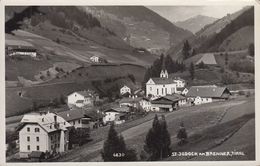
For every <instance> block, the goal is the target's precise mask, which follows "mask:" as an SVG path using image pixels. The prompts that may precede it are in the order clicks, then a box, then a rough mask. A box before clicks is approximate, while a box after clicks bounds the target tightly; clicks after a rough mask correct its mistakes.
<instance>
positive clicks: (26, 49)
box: [6, 46, 37, 58]
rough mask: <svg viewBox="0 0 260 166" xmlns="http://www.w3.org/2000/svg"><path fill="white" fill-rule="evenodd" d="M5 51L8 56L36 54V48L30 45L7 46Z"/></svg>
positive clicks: (32, 55) (33, 56) (34, 55)
mask: <svg viewBox="0 0 260 166" xmlns="http://www.w3.org/2000/svg"><path fill="white" fill-rule="evenodd" d="M6 51H7V55H8V56H30V57H32V58H36V56H37V50H36V49H35V48H34V47H32V46H7V48H6Z"/></svg>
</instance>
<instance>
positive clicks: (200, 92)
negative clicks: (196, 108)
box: [186, 85, 231, 105]
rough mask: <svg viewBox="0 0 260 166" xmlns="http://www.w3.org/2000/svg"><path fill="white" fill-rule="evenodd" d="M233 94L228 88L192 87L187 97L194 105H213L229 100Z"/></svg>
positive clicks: (211, 86)
mask: <svg viewBox="0 0 260 166" xmlns="http://www.w3.org/2000/svg"><path fill="white" fill-rule="evenodd" d="M230 95H231V93H230V91H229V90H228V89H227V88H226V87H218V86H215V85H207V86H192V87H191V88H190V89H189V92H188V93H187V95H186V97H187V98H188V100H189V101H190V103H191V104H192V105H199V104H204V103H211V102H214V101H221V100H227V99H228V98H229V97H230Z"/></svg>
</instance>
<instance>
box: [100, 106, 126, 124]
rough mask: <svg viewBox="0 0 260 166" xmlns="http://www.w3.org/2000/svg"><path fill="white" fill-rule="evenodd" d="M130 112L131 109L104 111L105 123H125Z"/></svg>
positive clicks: (118, 108) (117, 108)
mask: <svg viewBox="0 0 260 166" xmlns="http://www.w3.org/2000/svg"><path fill="white" fill-rule="evenodd" d="M128 112H129V107H125V106H122V107H115V108H110V109H108V110H106V111H104V113H105V116H104V118H103V122H104V123H105V124H107V123H111V122H114V123H115V124H121V123H124V122H125V120H126V115H127V113H128Z"/></svg>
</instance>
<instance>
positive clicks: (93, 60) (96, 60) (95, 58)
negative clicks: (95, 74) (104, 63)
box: [90, 55, 99, 63]
mask: <svg viewBox="0 0 260 166" xmlns="http://www.w3.org/2000/svg"><path fill="white" fill-rule="evenodd" d="M90 60H91V61H92V62H94V63H99V57H98V56H96V55H94V56H92V57H90Z"/></svg>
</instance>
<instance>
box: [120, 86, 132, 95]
mask: <svg viewBox="0 0 260 166" xmlns="http://www.w3.org/2000/svg"><path fill="white" fill-rule="evenodd" d="M125 93H129V94H131V89H130V88H129V87H128V86H126V85H124V86H123V87H122V88H120V94H121V95H124V94H125Z"/></svg>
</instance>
